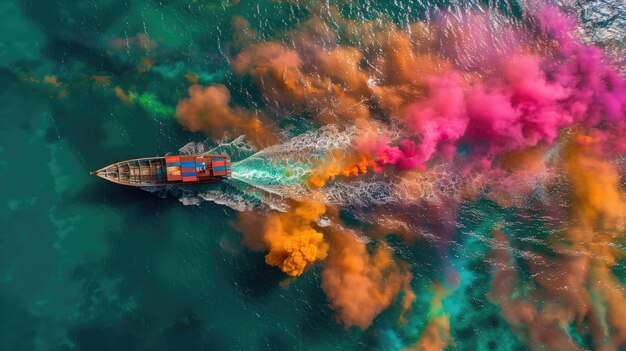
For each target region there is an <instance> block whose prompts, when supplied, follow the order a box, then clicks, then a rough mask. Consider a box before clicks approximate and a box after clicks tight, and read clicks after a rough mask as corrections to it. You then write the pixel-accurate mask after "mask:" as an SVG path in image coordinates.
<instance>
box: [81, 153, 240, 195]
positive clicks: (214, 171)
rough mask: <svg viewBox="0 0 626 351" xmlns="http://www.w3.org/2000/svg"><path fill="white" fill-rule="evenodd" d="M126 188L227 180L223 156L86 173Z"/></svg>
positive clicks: (125, 164) (143, 161)
mask: <svg viewBox="0 0 626 351" xmlns="http://www.w3.org/2000/svg"><path fill="white" fill-rule="evenodd" d="M90 174H92V175H96V176H98V177H100V178H102V179H106V180H108V181H111V182H113V183H117V184H122V185H129V186H142V187H153V186H168V185H183V184H197V183H206V182H215V181H220V180H223V179H225V178H228V177H230V174H231V170H230V157H228V156H227V155H205V154H201V155H173V156H164V157H146V158H136V159H132V160H126V161H121V162H117V163H113V164H111V165H108V166H106V167H103V168H101V169H99V170H97V171H94V172H90Z"/></svg>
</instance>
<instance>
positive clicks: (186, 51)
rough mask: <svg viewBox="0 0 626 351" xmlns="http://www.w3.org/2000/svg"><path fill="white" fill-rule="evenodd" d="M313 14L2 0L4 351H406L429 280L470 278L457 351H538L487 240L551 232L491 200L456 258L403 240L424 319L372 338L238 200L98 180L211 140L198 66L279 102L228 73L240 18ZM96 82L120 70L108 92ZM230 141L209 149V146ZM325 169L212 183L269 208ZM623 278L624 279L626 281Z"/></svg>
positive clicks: (464, 210)
mask: <svg viewBox="0 0 626 351" xmlns="http://www.w3.org/2000/svg"><path fill="white" fill-rule="evenodd" d="M450 3H451V2H449V1H433V2H430V3H426V4H425V5H419V4H413V3H412V2H398V3H397V4H394V5H389V6H383V5H381V4H380V3H370V2H368V1H357V2H355V3H354V4H352V5H342V6H341V13H342V14H343V15H345V16H347V17H351V18H374V17H377V16H382V14H384V15H386V16H388V17H390V18H392V19H393V20H394V21H396V22H397V23H402V22H403V21H407V20H409V19H416V18H424V17H425V16H426V14H427V12H428V10H429V9H431V8H435V7H438V6H440V7H446V6H447V5H449V4H450ZM481 4H483V5H489V4H490V5H492V7H497V8H500V9H502V10H503V11H505V12H507V13H508V14H509V15H511V16H520V15H521V12H520V9H519V5H517V3H516V2H511V3H508V4H507V3H506V2H503V1H496V2H488V3H487V2H478V1H476V2H474V1H470V2H467V4H465V5H467V6H478V5H481ZM408 5H412V6H410V8H409V7H407V6H408ZM307 6H309V3H308V2H305V1H302V2H298V1H296V2H275V1H267V2H263V3H255V2H249V1H245V0H242V1H241V2H240V3H238V2H237V1H227V0H223V1H208V0H198V1H183V0H170V1H151V0H135V1H130V0H124V1H122V0H104V1H102V0H95V1H83V0H72V1H70V0H59V1H32V0H30V1H29V0H15V1H11V0H10V1H6V0H0V10H1V13H2V14H3V21H2V22H0V116H1V121H2V128H0V190H1V191H2V195H3V196H2V198H1V199H2V201H1V202H0V206H1V207H0V223H1V224H2V227H3V230H2V231H1V232H0V233H1V234H0V238H1V241H0V350H59V351H60V350H88V351H91V350H94V351H97V350H337V349H341V350H343V349H345V350H381V349H384V350H395V349H400V348H401V347H403V346H406V345H409V344H411V343H412V342H414V341H415V340H416V338H417V337H419V335H420V333H421V331H422V329H423V328H424V326H425V324H426V321H427V318H428V314H429V306H428V304H429V300H430V298H431V296H432V292H431V291H430V290H429V287H430V286H431V285H432V284H433V282H437V281H440V280H441V277H443V276H445V275H446V272H447V271H448V270H452V269H454V270H456V271H459V272H461V273H460V278H459V287H458V288H457V289H456V290H455V292H454V294H453V295H451V296H450V297H448V298H447V299H445V300H444V302H443V306H444V307H443V308H444V309H445V310H446V311H447V313H448V314H449V315H450V318H451V334H452V336H453V338H454V340H455V343H454V345H453V346H451V349H454V350H496V349H497V350H526V349H528V346H527V345H526V344H525V343H524V342H522V341H520V340H519V339H518V338H517V337H516V336H515V334H514V333H513V332H512V331H511V329H510V328H509V326H507V325H506V322H505V321H504V320H503V319H502V318H501V317H500V316H499V307H497V306H495V305H494V304H492V303H491V302H490V301H489V299H488V298H487V296H486V295H487V294H488V291H489V282H490V279H491V278H490V274H489V268H488V264H487V263H486V262H485V261H484V258H485V256H486V255H487V252H488V251H489V250H490V248H489V247H487V246H486V245H485V243H484V241H482V240H481V238H483V237H484V236H488V235H489V232H490V230H491V229H492V228H493V226H494V224H498V225H501V226H502V227H503V228H504V229H503V231H505V232H506V233H507V234H508V235H510V236H511V237H512V238H513V240H512V242H513V245H518V244H519V245H522V244H520V243H519V242H516V241H515V240H517V239H519V240H523V239H524V237H525V236H528V235H530V236H533V237H537V238H539V239H540V238H542V235H544V234H545V233H544V230H543V229H542V223H541V221H540V220H539V219H537V218H533V219H528V218H522V217H518V216H516V214H515V213H512V212H511V211H508V210H504V209H501V208H499V207H498V206H496V205H495V204H493V203H489V202H478V203H471V204H469V203H468V204H462V205H461V209H460V210H459V213H460V214H459V219H458V221H459V223H462V224H463V225H462V226H459V227H458V228H454V229H453V230H451V232H452V234H451V238H449V239H450V240H451V241H452V242H454V245H453V247H454V249H453V250H452V252H451V253H449V254H447V255H441V254H440V251H439V249H440V247H438V245H439V244H440V243H438V242H434V243H431V242H420V243H418V244H416V245H406V244H403V243H401V241H400V240H397V242H391V243H390V245H392V246H393V247H394V249H395V251H396V253H397V255H399V256H401V257H402V258H403V259H404V260H406V261H407V262H409V264H410V265H411V267H412V272H413V274H414V279H413V281H412V287H413V289H414V290H415V292H416V294H417V295H418V299H417V301H416V302H415V304H414V306H413V314H412V317H411V318H410V320H409V322H408V323H407V324H406V325H399V324H398V323H397V318H396V317H397V315H398V310H399V308H398V306H392V307H391V308H390V309H389V310H387V311H385V312H383V313H382V314H381V315H380V316H379V317H378V318H377V319H376V320H375V322H374V325H373V326H372V327H371V328H369V329H367V330H365V331H361V330H359V329H357V328H353V329H349V330H346V329H345V328H343V327H342V326H341V325H340V324H339V323H337V321H336V320H335V318H334V316H333V311H332V310H331V309H330V306H329V302H328V300H327V298H326V296H325V295H324V292H323V291H322V289H321V288H320V283H321V276H320V267H315V268H313V269H312V270H310V271H307V272H306V273H305V274H304V275H303V276H301V277H299V278H298V279H295V280H286V276H285V275H284V274H283V273H282V272H280V270H279V269H277V268H275V267H270V266H268V265H266V264H265V262H264V254H263V253H258V252H251V251H249V250H248V249H246V248H245V247H243V245H242V243H241V234H240V233H237V232H236V231H235V230H234V229H233V228H232V225H231V224H232V223H233V222H234V221H235V220H236V210H234V209H232V208H231V207H228V206H223V205H220V204H217V203H213V202H211V201H203V202H201V203H199V205H198V206H184V205H183V204H182V203H181V201H179V199H178V198H177V196H171V194H170V196H165V197H161V196H158V194H155V193H150V192H147V191H143V190H141V189H134V188H127V187H123V186H118V185H115V184H111V183H106V182H104V181H102V180H100V179H97V178H95V177H90V176H89V171H92V170H95V169H98V168H100V167H102V166H104V165H107V164H110V163H112V162H115V161H119V160H123V159H129V158H135V157H142V156H152V155H165V154H166V153H168V152H177V150H179V149H180V148H181V147H183V146H184V145H186V144H187V143H189V142H196V143H202V142H204V141H205V139H206V137H205V136H204V135H203V134H201V133H190V132H188V131H185V130H184V129H183V128H182V127H181V126H180V124H179V123H178V122H177V121H176V119H175V118H174V111H175V106H176V104H177V102H178V100H179V99H181V98H184V97H186V96H187V95H186V94H187V88H188V86H189V85H190V82H189V80H188V78H187V77H186V75H187V74H189V73H192V74H193V75H195V76H196V77H197V80H198V82H199V83H200V84H205V85H206V84H211V83H223V84H226V85H227V86H228V87H229V89H230V91H231V93H232V95H233V100H234V101H235V103H236V104H238V105H241V106H244V107H248V108H255V107H258V106H261V105H262V104H263V102H262V100H261V99H260V98H259V96H258V92H257V93H255V91H254V89H252V88H251V86H252V83H251V82H249V81H246V80H245V79H243V78H239V77H236V76H235V75H234V74H233V73H232V72H230V70H229V69H228V62H227V57H226V55H225V54H224V52H225V51H224V50H225V47H227V46H228V43H229V42H230V41H231V39H232V34H231V30H230V21H231V19H232V17H233V16H234V15H240V16H244V17H246V18H247V19H249V20H250V22H251V24H252V26H253V27H255V28H258V29H259V32H260V35H261V36H262V37H271V36H272V35H273V34H274V33H276V32H279V31H282V30H285V29H290V28H294V26H296V25H297V24H298V23H300V21H302V20H303V19H306V18H307V17H308V15H309V12H310V11H309V9H308V7H307ZM138 34H139V35H145V36H147V37H149V38H152V39H153V40H154V41H155V42H156V46H155V47H152V46H151V45H150V44H146V43H142V42H141V40H138V39H137V35H138ZM118 44H119V45H118ZM142 57H152V58H153V59H154V61H155V62H154V65H152V66H151V67H149V69H147V68H148V67H146V62H144V61H142ZM142 65H143V66H142ZM148 65H150V64H148ZM146 69H147V70H146ZM53 76H54V77H56V78H55V79H56V80H55V79H53V78H51V77H53ZM93 76H106V77H108V78H107V79H108V83H106V84H99V83H97V82H96V81H95V80H94V78H92V77H93ZM46 77H48V78H46ZM116 87H119V89H121V91H123V92H124V94H125V96H127V97H128V99H127V100H128V101H123V100H124V99H122V98H120V97H119V96H117V95H116V91H115V88H116ZM305 117H306V116H293V117H292V118H288V119H284V120H282V121H281V122H280V123H281V125H280V127H281V128H283V129H284V130H286V131H287V134H288V135H289V136H293V135H297V134H300V133H302V132H303V131H306V130H309V129H311V128H312V127H311V124H310V121H307V120H306V118H305ZM217 145H218V144H217V143H216V142H213V141H209V147H215V146H217ZM250 154H253V152H248V153H247V154H246V155H245V156H249V155H250ZM245 156H242V157H241V158H242V159H244V158H245ZM310 167H311V163H310V162H304V161H288V160H281V161H280V162H278V163H276V162H269V161H266V160H265V159H263V158H259V159H257V158H252V159H248V160H243V161H241V162H240V163H239V164H236V165H235V171H234V176H235V177H234V178H235V179H236V180H238V181H240V183H236V182H234V183H232V184H230V185H229V184H226V185H219V186H217V187H216V188H211V189H210V190H216V191H227V192H228V191H230V192H231V193H237V194H239V195H240V196H245V197H246V198H247V199H251V200H250V201H253V202H254V203H255V204H258V203H260V202H262V201H263V198H262V196H260V195H258V194H255V193H246V190H247V189H246V187H247V185H246V184H248V185H249V184H252V185H256V186H258V187H260V188H263V187H270V188H271V187H273V186H275V185H280V186H284V185H297V184H299V182H300V180H301V179H302V177H303V176H304V175H305V174H306V173H307V172H308V171H309V169H310ZM228 187H231V188H228ZM227 188H228V189H227ZM233 189H234V190H233ZM231 193H228V194H231ZM229 196H230V195H229ZM365 212H367V209H366V210H365ZM529 215H530V214H529ZM520 223H523V225H522V224H520ZM529 223H530V224H531V225H530V227H532V228H533V229H532V231H531V234H529V232H528V229H527V228H528V227H529ZM429 225H430V224H429ZM437 225H438V224H432V226H433V227H435V226H437ZM470 234H471V235H470ZM392 241H393V240H392ZM524 245H526V244H524ZM535 245H537V246H538V248H534V249H536V250H541V249H542V248H543V249H545V247H543V246H542V245H541V242H539V244H535ZM620 267H621V268H620ZM623 267H624V265H623V264H621V265H618V266H617V268H616V270H617V271H619V272H621V273H620V274H622V276H623V272H624V269H623Z"/></svg>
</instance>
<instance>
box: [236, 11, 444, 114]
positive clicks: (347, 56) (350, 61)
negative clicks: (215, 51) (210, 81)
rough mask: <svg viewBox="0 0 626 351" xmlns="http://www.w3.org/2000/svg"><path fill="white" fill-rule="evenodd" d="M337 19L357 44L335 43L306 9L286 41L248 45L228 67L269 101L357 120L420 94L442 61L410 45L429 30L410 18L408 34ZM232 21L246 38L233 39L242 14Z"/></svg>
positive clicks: (395, 109) (396, 109)
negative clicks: (411, 26)
mask: <svg viewBox="0 0 626 351" xmlns="http://www.w3.org/2000/svg"><path fill="white" fill-rule="evenodd" d="M330 11H336V8H331V9H330ZM337 19H338V22H336V23H334V25H337V26H339V28H338V30H339V32H341V33H342V34H343V35H345V36H347V37H348V39H350V40H352V41H357V40H358V41H360V44H359V45H360V46H361V48H362V50H361V49H359V48H357V47H356V46H349V45H343V44H339V40H338V35H337V33H335V32H334V31H333V30H331V29H330V28H331V27H333V26H329V25H327V24H326V23H325V22H324V21H323V20H322V19H321V17H319V16H313V17H311V18H310V19H309V20H307V21H306V22H305V23H303V24H301V25H300V26H298V27H297V29H295V30H293V31H291V32H288V33H287V36H288V37H290V39H291V40H290V41H291V42H292V43H293V44H291V45H288V44H283V43H280V42H278V41H269V42H263V43H253V44H250V45H248V46H247V47H245V48H244V49H243V50H242V51H241V52H240V53H239V54H238V55H236V56H235V58H234V59H233V60H232V61H231V66H232V67H233V70H234V71H235V72H236V73H237V74H239V75H242V76H243V75H247V76H249V77H251V78H252V80H253V81H254V82H255V84H256V85H257V87H258V88H259V90H260V92H261V94H262V95H263V97H264V98H265V99H266V100H267V101H270V102H272V105H271V106H270V107H271V108H274V109H277V110H279V111H289V112H295V113H309V114H311V115H313V116H314V117H315V118H316V119H317V120H318V122H320V123H321V124H327V123H334V122H338V121H346V120H349V121H361V120H364V119H368V118H369V117H370V116H371V115H372V114H373V113H379V112H380V111H385V112H386V113H387V115H389V116H391V117H393V118H398V117H399V115H400V112H401V110H402V109H403V108H404V107H405V106H406V105H408V104H409V103H410V102H413V101H415V99H416V98H417V97H419V96H421V95H423V94H424V93H425V84H424V78H425V77H426V76H428V75H433V74H435V75H437V74H441V73H442V72H443V71H444V69H445V68H446V67H448V66H449V65H448V63H446V62H445V61H444V60H442V59H441V58H436V57H434V56H433V55H430V54H424V53H418V52H417V49H418V47H417V44H413V43H416V42H418V41H420V40H416V39H421V37H422V36H424V38H427V37H428V34H429V33H428V30H427V29H426V28H423V27H424V25H420V24H416V25H414V27H415V31H414V32H412V33H411V34H409V33H406V32H404V31H401V30H399V29H397V28H394V27H393V26H391V25H388V24H387V25H378V24H376V23H374V22H367V23H362V22H359V21H351V20H347V19H345V18H343V16H338V18H337ZM233 25H234V32H235V38H236V42H237V43H238V44H239V43H242V42H252V41H251V40H243V39H240V38H248V37H249V35H248V34H249V33H250V32H251V30H250V29H249V25H248V23H247V21H245V20H243V19H241V18H237V19H236V20H235V21H234V22H233ZM390 27H391V29H390ZM353 33H359V35H353ZM418 37H419V38H418ZM422 42H425V43H427V42H428V40H423V41H422ZM422 49H423V48H422ZM422 51H425V50H422ZM364 62H368V63H369V64H368V65H365V64H364Z"/></svg>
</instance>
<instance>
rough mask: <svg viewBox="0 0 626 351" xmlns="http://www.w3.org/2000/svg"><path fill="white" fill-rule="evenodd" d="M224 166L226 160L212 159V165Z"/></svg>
mask: <svg viewBox="0 0 626 351" xmlns="http://www.w3.org/2000/svg"><path fill="white" fill-rule="evenodd" d="M218 166H226V161H213V167H218Z"/></svg>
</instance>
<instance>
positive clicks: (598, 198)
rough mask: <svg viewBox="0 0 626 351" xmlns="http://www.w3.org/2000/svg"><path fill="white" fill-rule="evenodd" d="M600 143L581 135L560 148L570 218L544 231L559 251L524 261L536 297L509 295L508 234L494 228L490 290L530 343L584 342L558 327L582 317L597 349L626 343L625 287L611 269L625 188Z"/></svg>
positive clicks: (555, 346)
mask: <svg viewBox="0 0 626 351" xmlns="http://www.w3.org/2000/svg"><path fill="white" fill-rule="evenodd" d="M598 142H600V140H599V139H594V138H590V137H587V136H580V135H579V136H576V137H575V138H574V140H573V141H571V142H570V143H569V144H568V145H567V146H566V147H565V149H564V160H563V169H564V171H565V175H566V177H567V179H568V180H569V186H570V196H571V204H572V208H571V210H570V218H569V220H568V221H566V222H565V223H567V224H565V226H564V227H563V228H562V230H561V231H559V232H557V233H555V234H552V235H551V236H550V238H549V242H551V243H552V246H553V249H554V250H555V252H556V255H555V256H550V257H547V256H544V255H537V257H536V258H533V259H532V260H529V261H528V266H529V268H530V270H531V272H532V276H533V281H534V283H535V284H537V285H538V286H539V287H541V290H537V291H540V292H536V294H537V296H535V295H531V296H528V297H527V298H526V299H522V298H520V297H515V298H514V297H513V293H514V291H513V288H512V287H514V286H517V285H518V284H519V278H518V277H517V273H516V272H515V269H514V268H515V267H514V266H513V261H512V259H511V256H510V253H509V252H508V251H507V250H506V247H507V246H508V240H507V239H506V236H505V235H504V234H503V233H502V232H500V231H495V232H494V246H495V249H494V252H493V256H494V258H495V264H494V266H495V269H494V272H495V273H494V282H493V290H492V297H493V299H494V300H495V301H496V302H497V303H499V304H500V305H501V306H502V314H503V317H504V318H505V319H507V320H508V321H509V322H510V323H511V324H512V325H513V326H514V327H515V328H516V329H517V330H518V332H520V333H525V334H526V336H527V337H528V339H529V341H530V344H531V346H535V347H539V345H545V346H546V347H548V349H551V350H559V349H570V350H576V349H581V347H580V346H579V345H577V344H576V342H574V341H573V339H572V338H571V337H570V336H569V335H568V333H567V332H565V330H564V329H563V328H562V326H563V325H571V324H574V325H579V326H581V327H582V323H583V322H585V323H586V324H587V326H588V331H589V333H591V334H592V336H593V339H592V340H593V343H594V348H595V349H601V350H616V349H619V348H623V347H624V346H626V322H625V321H624V318H623V317H622V316H623V312H624V311H626V293H625V291H624V287H623V286H622V285H621V283H620V282H619V281H618V280H617V279H616V277H615V276H614V274H613V273H612V272H611V267H612V266H613V265H615V263H616V262H617V260H618V259H620V258H622V257H623V255H624V252H623V251H622V250H621V249H619V245H615V244H616V243H618V242H619V241H621V240H623V237H622V236H621V235H622V233H623V232H624V229H625V227H626V226H625V221H626V211H625V209H626V194H625V193H624V191H623V190H621V188H620V175H619V172H618V171H617V169H616V168H615V166H614V165H613V164H611V163H610V162H607V161H605V160H602V159H601V158H598V155H597V153H596V151H595V149H597V147H596V146H597V145H596V143H598ZM592 296H593V298H592ZM540 306H542V307H540ZM607 322H608V323H607ZM607 324H610V326H611V327H608V326H607Z"/></svg>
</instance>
